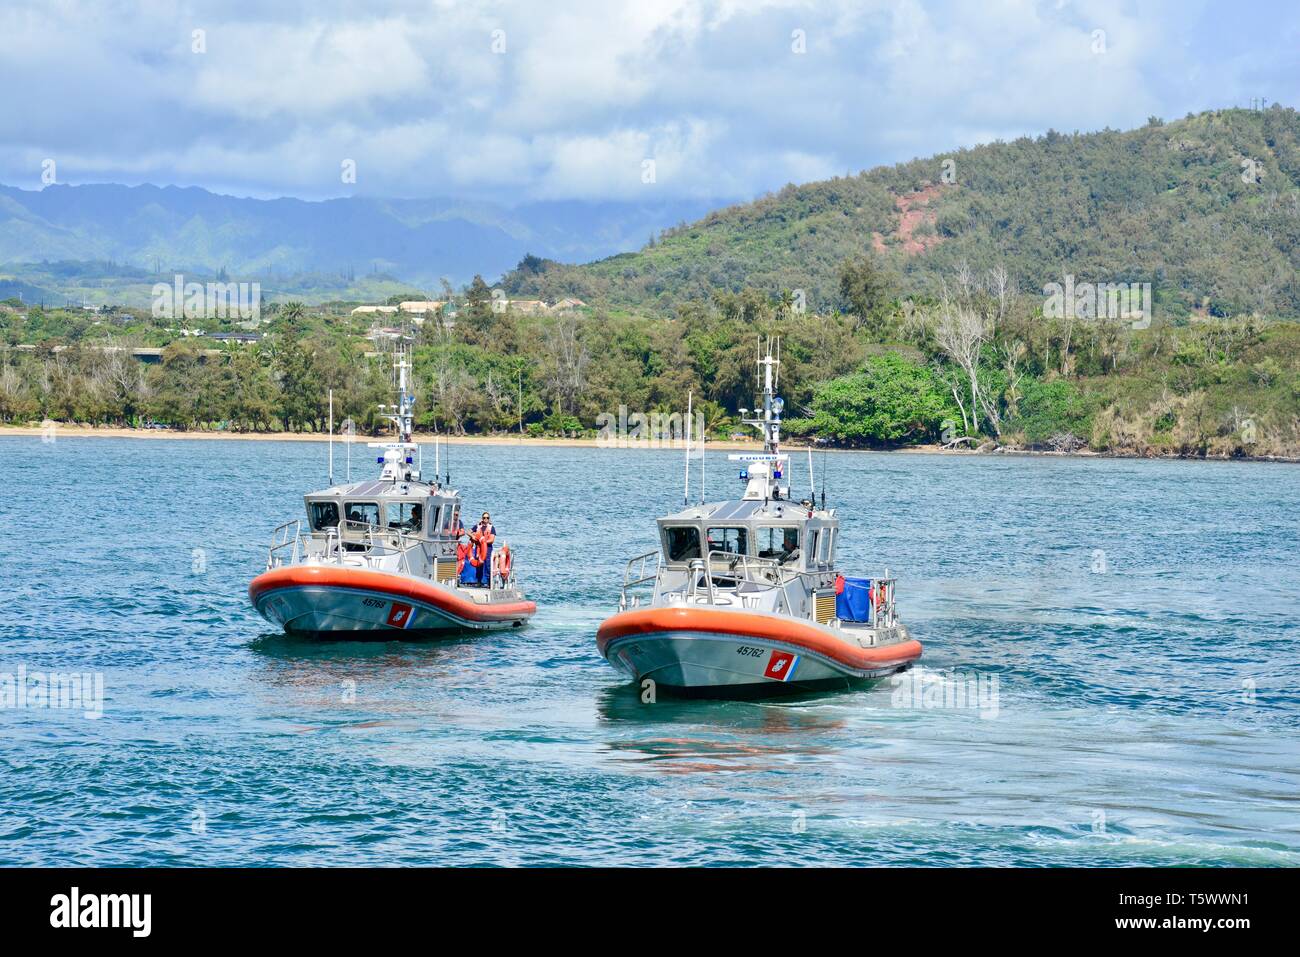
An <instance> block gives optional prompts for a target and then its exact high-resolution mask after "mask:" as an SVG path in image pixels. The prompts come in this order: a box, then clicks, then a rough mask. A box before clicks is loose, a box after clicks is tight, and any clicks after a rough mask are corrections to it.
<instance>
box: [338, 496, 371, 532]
mask: <svg viewBox="0 0 1300 957" xmlns="http://www.w3.org/2000/svg"><path fill="white" fill-rule="evenodd" d="M343 514H344V516H345V517H346V518H347V520H348V526H349V527H352V528H353V530H354V531H355V530H357V527H359V526H364V525H378V524H379V503H378V502H345V503H344V504H343ZM361 530H362V531H364V529H361Z"/></svg>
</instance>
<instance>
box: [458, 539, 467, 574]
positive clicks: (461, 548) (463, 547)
mask: <svg viewBox="0 0 1300 957" xmlns="http://www.w3.org/2000/svg"><path fill="white" fill-rule="evenodd" d="M469 553H470V545H469V543H468V542H457V543H456V574H457V575H459V574H460V573H461V572H463V571H464V570H465V559H467V558H469Z"/></svg>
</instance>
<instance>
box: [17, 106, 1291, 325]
mask: <svg viewBox="0 0 1300 957" xmlns="http://www.w3.org/2000/svg"><path fill="white" fill-rule="evenodd" d="M715 205H716V204H714V203H710V202H708V201H704V200H700V201H682V202H664V203H653V202H646V203H642V204H632V203H589V202H549V203H532V204H528V205H524V206H519V207H516V208H513V209H507V208H504V207H499V206H492V205H489V204H481V203H480V204H472V203H461V202H455V201H451V200H382V199H367V198H348V199H336V200H327V201H323V202H307V201H302V200H297V199H276V200H256V199H240V198H235V197H231V196H222V195H217V194H214V193H210V192H208V191H206V190H203V189H197V188H177V187H164V188H159V187H155V186H136V187H126V186H113V185H92V186H50V187H48V188H46V189H43V190H40V191H29V190H21V189H14V188H12V187H5V186H0V299H2V298H5V297H8V296H15V295H21V296H22V297H23V298H24V299H27V300H28V301H32V300H35V299H57V298H60V297H66V298H72V299H80V298H83V297H84V298H86V299H87V300H88V301H91V302H122V303H128V304H134V305H144V304H147V302H148V295H149V289H150V288H151V284H152V283H153V282H155V281H157V278H159V277H164V278H169V277H170V276H171V275H172V274H173V273H175V272H188V273H197V274H207V275H209V276H211V275H213V274H216V273H218V272H219V271H224V274H225V275H227V276H229V278H230V279H235V280H252V279H261V280H263V283H264V295H266V296H268V297H269V298H276V297H277V296H278V297H279V298H284V297H285V296H293V297H294V298H301V299H304V300H306V301H308V302H311V301H320V300H323V299H368V300H371V301H373V300H375V299H378V298H382V297H384V296H387V295H391V294H393V293H400V292H404V291H407V290H410V289H412V287H414V288H415V289H423V290H424V291H427V292H430V293H436V292H437V289H438V286H439V279H440V278H441V277H446V278H447V279H449V280H450V281H451V282H452V283H453V284H454V285H457V286H459V285H462V284H464V283H465V282H466V281H468V280H469V279H470V278H472V277H473V276H474V275H475V274H481V275H482V276H483V277H484V278H485V279H487V280H488V281H489V282H492V281H493V280H495V279H496V277H498V276H502V275H503V273H504V274H505V275H504V276H503V279H502V282H503V284H504V286H505V288H506V289H507V290H508V291H509V292H511V293H512V294H515V295H527V296H540V297H543V298H548V299H558V298H561V297H564V296H577V297H579V298H582V299H584V300H586V301H587V302H590V303H592V304H598V305H606V306H610V307H615V308H624V309H629V310H634V311H639V312H646V313H657V314H663V315H668V314H671V313H672V312H673V310H674V309H675V308H676V306H677V304H679V303H681V302H683V301H686V300H690V299H706V298H708V297H709V296H711V295H713V294H715V293H717V292H720V291H729V292H740V291H742V290H746V289H748V290H753V291H756V292H758V293H760V294H763V295H766V296H771V297H775V296H779V295H781V294H783V293H785V292H794V291H797V290H798V291H802V293H803V299H804V301H805V302H806V304H807V306H808V308H810V309H814V310H820V311H825V310H829V309H833V308H836V307H841V306H844V305H845V303H844V302H843V301H842V299H841V298H840V294H839V280H838V276H839V270H840V267H841V266H842V264H843V263H844V262H845V261H846V260H848V259H850V258H856V257H861V256H871V257H873V258H874V259H875V260H876V262H877V264H878V265H879V266H881V267H882V268H883V269H884V270H885V273H886V274H887V275H892V277H893V278H894V280H895V284H896V286H897V288H898V290H899V291H900V293H906V294H909V295H914V294H917V293H922V294H924V293H927V292H929V293H937V292H938V291H939V290H940V289H941V288H942V284H943V283H944V282H945V281H948V280H950V279H951V278H952V277H953V276H954V275H955V274H956V272H957V270H958V269H959V268H960V266H961V265H963V264H965V265H967V266H969V267H970V269H972V270H973V271H974V272H975V273H976V274H980V275H982V274H984V273H985V271H986V270H988V269H990V268H992V267H994V266H998V265H1001V266H1005V267H1006V269H1007V271H1008V273H1009V276H1010V278H1011V279H1012V281H1013V282H1014V283H1015V284H1016V285H1017V286H1018V287H1019V288H1020V289H1022V290H1025V291H1031V290H1037V289H1041V288H1042V287H1043V286H1044V285H1045V284H1047V283H1050V282H1054V281H1060V280H1061V279H1062V278H1063V276H1065V275H1072V276H1074V277H1075V279H1076V280H1077V281H1078V282H1080V283H1084V282H1086V283H1102V282H1106V283H1120V282H1137V283H1144V282H1149V283H1151V284H1152V287H1153V290H1154V297H1155V302H1156V314H1157V315H1160V314H1161V313H1162V312H1164V313H1165V314H1167V315H1187V314H1189V313H1190V312H1192V311H1196V312H1201V313H1209V314H1217V315H1229V314H1240V313H1251V312H1257V313H1260V314H1263V315H1271V316H1276V315H1281V316H1289V317H1294V316H1300V114H1297V112H1296V111H1295V110H1294V109H1289V108H1284V107H1281V106H1277V105H1274V106H1272V107H1270V108H1269V109H1267V110H1262V111H1254V110H1240V109H1234V110H1215V111H1210V112H1205V113H1200V114H1196V115H1189V116H1187V117H1186V118H1184V119H1180V120H1176V121H1171V122H1168V123H1166V122H1163V121H1161V120H1159V119H1156V118H1152V119H1151V121H1150V122H1148V124H1147V125H1146V126H1143V127H1141V128H1140V129H1136V130H1130V131H1126V132H1125V131H1118V130H1103V131H1101V132H1097V133H1086V134H1079V133H1073V134H1062V133H1058V132H1055V131H1048V132H1047V133H1045V134H1044V135H1042V136H1039V137H1035V138H1030V137H1023V138H1021V139H1017V140H1014V141H1012V142H1009V143H1003V142H998V143H992V144H989V145H986V146H979V147H975V148H973V149H961V150H954V151H951V152H948V153H941V154H938V155H936V156H933V157H929V158H927V159H916V160H912V161H910V162H907V163H901V164H898V165H896V166H889V167H878V168H876V169H872V170H869V171H866V172H863V173H861V174H858V175H855V176H844V177H836V178H835V179H831V180H825V181H822V182H816V183H808V184H805V185H802V186H793V185H792V186H787V187H785V188H784V189H782V190H781V191H780V192H778V193H775V194H770V195H767V196H764V197H762V198H760V199H758V200H755V201H754V202H750V203H743V204H739V205H732V206H727V207H725V208H719V209H714V210H713V211H712V212H710V209H713V207H714V206H715ZM526 253H531V254H532V255H531V256H529V258H528V259H527V260H525V259H524V256H525V254H526ZM593 260H594V261H593ZM575 263H577V264H579V265H575ZM516 267H517V268H516ZM196 278H200V276H196Z"/></svg>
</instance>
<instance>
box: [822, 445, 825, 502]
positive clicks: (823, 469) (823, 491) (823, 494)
mask: <svg viewBox="0 0 1300 957" xmlns="http://www.w3.org/2000/svg"><path fill="white" fill-rule="evenodd" d="M822 511H823V512H824V511H826V450H825V449H823V450H822Z"/></svg>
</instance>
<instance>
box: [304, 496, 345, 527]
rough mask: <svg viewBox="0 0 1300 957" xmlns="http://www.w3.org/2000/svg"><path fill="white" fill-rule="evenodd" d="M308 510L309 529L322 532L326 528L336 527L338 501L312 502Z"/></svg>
mask: <svg viewBox="0 0 1300 957" xmlns="http://www.w3.org/2000/svg"><path fill="white" fill-rule="evenodd" d="M310 512H311V530H312V531H313V532H323V531H325V530H326V529H327V528H338V525H339V504H338V502H312V503H311V508H310Z"/></svg>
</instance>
